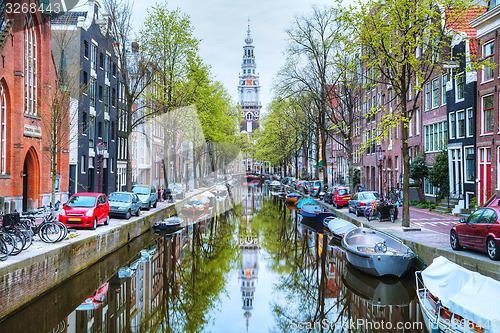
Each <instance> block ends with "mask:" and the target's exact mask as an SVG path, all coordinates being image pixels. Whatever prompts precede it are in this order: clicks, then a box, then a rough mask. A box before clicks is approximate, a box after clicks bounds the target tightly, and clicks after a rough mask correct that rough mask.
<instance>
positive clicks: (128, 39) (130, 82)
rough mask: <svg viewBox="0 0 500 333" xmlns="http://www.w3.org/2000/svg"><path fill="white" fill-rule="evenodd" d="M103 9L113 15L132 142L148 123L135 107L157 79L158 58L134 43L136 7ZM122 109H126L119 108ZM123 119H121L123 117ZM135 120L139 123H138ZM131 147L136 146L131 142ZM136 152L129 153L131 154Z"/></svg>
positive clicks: (125, 3) (124, 1) (111, 2)
mask: <svg viewBox="0 0 500 333" xmlns="http://www.w3.org/2000/svg"><path fill="white" fill-rule="evenodd" d="M103 5H104V8H105V10H106V12H107V13H108V15H109V29H110V33H111V35H112V36H113V38H114V40H115V53H116V55H117V58H118V64H117V65H118V69H119V74H120V76H121V83H122V84H123V94H124V100H125V106H124V109H125V115H124V116H125V120H126V121H125V123H126V124H127V128H126V131H127V134H128V136H129V138H130V135H131V134H132V132H133V130H134V129H135V128H136V127H137V125H138V124H140V123H142V122H143V121H144V117H147V115H144V117H137V118H134V113H135V110H134V104H135V103H136V102H137V100H138V99H139V97H140V96H141V95H142V94H143V93H144V91H145V89H146V88H147V87H148V86H149V85H150V83H151V80H152V79H153V77H154V67H153V66H151V64H152V63H153V59H155V57H154V55H153V54H151V53H147V52H145V50H147V49H146V48H145V47H140V46H139V44H137V43H136V42H134V40H133V36H132V22H131V20H132V15H133V3H131V2H130V1H129V0H103ZM119 108H122V106H121V105H119ZM120 116H121V115H120ZM134 119H135V120H134ZM128 143H129V147H130V145H131V144H132V143H131V140H130V139H129V140H128ZM131 151H132V149H129V152H131ZM126 155H127V174H126V183H127V185H126V186H127V191H131V189H132V154H130V153H129V154H126Z"/></svg>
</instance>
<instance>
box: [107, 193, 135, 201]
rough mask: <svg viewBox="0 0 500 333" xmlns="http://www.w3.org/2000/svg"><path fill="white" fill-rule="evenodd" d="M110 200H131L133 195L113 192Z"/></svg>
mask: <svg viewBox="0 0 500 333" xmlns="http://www.w3.org/2000/svg"><path fill="white" fill-rule="evenodd" d="M108 200H109V201H114V202H131V201H132V196H131V195H130V194H127V193H111V194H110V195H109V197H108Z"/></svg>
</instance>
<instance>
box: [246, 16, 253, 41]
mask: <svg viewBox="0 0 500 333" xmlns="http://www.w3.org/2000/svg"><path fill="white" fill-rule="evenodd" d="M245 43H247V44H252V43H253V38H252V37H251V36H250V17H248V30H247V38H245Z"/></svg>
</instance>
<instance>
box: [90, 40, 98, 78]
mask: <svg viewBox="0 0 500 333" xmlns="http://www.w3.org/2000/svg"><path fill="white" fill-rule="evenodd" d="M96 67H97V45H95V44H93V43H92V44H91V45H90V68H92V69H93V70H94V71H95V70H96Z"/></svg>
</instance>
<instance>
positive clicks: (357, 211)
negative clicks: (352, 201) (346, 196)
mask: <svg viewBox="0 0 500 333" xmlns="http://www.w3.org/2000/svg"><path fill="white" fill-rule="evenodd" d="M354 213H356V216H360V215H361V213H360V212H359V210H358V208H357V207H354Z"/></svg>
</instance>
